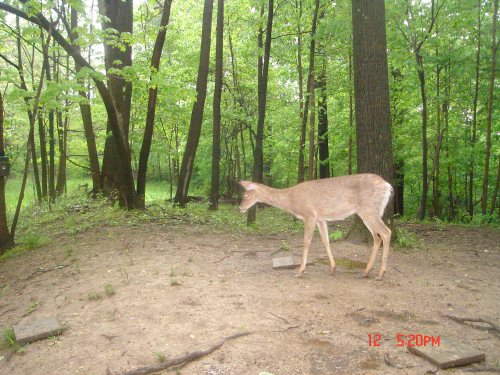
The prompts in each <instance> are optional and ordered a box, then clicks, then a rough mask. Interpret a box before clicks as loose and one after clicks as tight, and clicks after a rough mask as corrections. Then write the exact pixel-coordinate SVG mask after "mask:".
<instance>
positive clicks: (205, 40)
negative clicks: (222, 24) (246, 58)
mask: <svg viewBox="0 0 500 375" xmlns="http://www.w3.org/2000/svg"><path fill="white" fill-rule="evenodd" d="M212 11H213V0H205V6H204V9H203V26H202V31H201V47H200V64H199V67H198V79H197V81H196V93H197V95H196V101H195V102H194V104H193V110H192V112H191V123H190V126H189V133H188V139H187V143H186V149H185V151H184V155H183V158H182V164H181V170H180V174H179V183H178V185H177V191H176V193H175V199H174V203H176V204H177V205H179V206H181V207H184V206H185V205H186V203H187V201H188V190H189V183H190V181H191V174H192V172H193V165H194V158H195V156H196V150H197V149H198V143H199V141H200V134H201V125H202V121H203V111H204V107H205V99H206V95H207V77H208V67H209V59H210V42H211V38H210V33H211V29H212Z"/></svg>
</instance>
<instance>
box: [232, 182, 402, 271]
mask: <svg viewBox="0 0 500 375" xmlns="http://www.w3.org/2000/svg"><path fill="white" fill-rule="evenodd" d="M239 184H240V185H241V186H242V187H243V189H244V193H243V197H242V200H241V203H240V206H239V209H240V212H241V213H244V212H246V211H247V210H248V209H249V208H250V207H252V206H253V205H254V204H256V203H259V202H261V203H266V204H268V205H271V206H274V207H277V208H279V209H281V210H284V211H287V212H289V213H291V214H292V215H294V216H295V217H297V218H298V219H299V220H302V221H303V222H304V250H303V253H302V262H301V264H300V268H299V273H298V276H299V277H300V276H302V275H303V273H304V271H305V268H306V262H307V254H308V252H309V247H310V244H311V240H312V237H313V234H314V228H315V226H316V227H318V231H319V234H320V237H321V242H322V243H323V246H324V247H325V249H326V253H327V255H328V260H329V262H330V273H331V274H334V273H335V261H334V259H333V256H332V251H331V249H330V239H329V237H328V221H335V220H343V219H346V218H348V217H349V216H351V215H353V214H357V215H358V216H359V217H360V218H361V220H362V221H363V223H364V225H365V226H366V227H367V228H368V230H369V231H370V233H371V235H372V237H373V247H372V249H371V255H370V259H369V261H368V263H367V265H366V269H365V270H364V272H363V276H364V277H369V273H370V271H371V270H372V268H373V264H374V262H375V258H376V257H377V253H378V250H379V248H380V245H381V244H383V251H382V263H381V267H380V271H379V274H378V277H377V280H382V278H383V276H384V274H385V272H386V270H387V258H388V255H389V246H390V242H391V230H390V229H389V228H388V227H387V226H386V225H385V223H384V221H383V220H382V216H383V215H384V211H385V209H386V206H387V204H388V203H389V199H390V198H391V196H392V193H393V188H392V186H391V184H389V183H388V182H387V181H385V180H384V179H383V178H382V177H380V176H378V175H375V174H371V173H363V174H355V175H348V176H339V177H332V178H325V179H320V180H311V181H306V182H302V183H299V184H297V185H295V186H293V187H290V188H285V189H275V188H271V187H268V186H266V185H263V184H260V183H256V182H252V181H240V182H239Z"/></svg>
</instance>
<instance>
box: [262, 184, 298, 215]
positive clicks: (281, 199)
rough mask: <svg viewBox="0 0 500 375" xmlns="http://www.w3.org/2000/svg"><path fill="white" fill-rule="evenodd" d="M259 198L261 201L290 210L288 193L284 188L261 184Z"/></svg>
mask: <svg viewBox="0 0 500 375" xmlns="http://www.w3.org/2000/svg"><path fill="white" fill-rule="evenodd" d="M259 198H260V200H261V202H263V203H267V204H269V205H271V206H273V207H277V208H280V209H282V210H286V211H290V199H289V197H288V194H286V189H273V188H270V187H268V186H262V187H261V191H260V196H259Z"/></svg>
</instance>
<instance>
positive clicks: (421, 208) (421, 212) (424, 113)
mask: <svg viewBox="0 0 500 375" xmlns="http://www.w3.org/2000/svg"><path fill="white" fill-rule="evenodd" d="M414 52H415V59H416V62H417V71H418V80H419V82H420V97H421V98H422V111H421V116H422V196H421V198H420V206H419V208H418V213H417V218H418V219H419V220H423V219H424V218H425V212H426V210H427V191H428V189H429V182H428V174H427V152H428V146H427V95H426V92H425V73H424V63H423V59H422V55H420V52H419V51H418V50H416V51H414Z"/></svg>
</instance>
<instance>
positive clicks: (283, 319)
mask: <svg viewBox="0 0 500 375" xmlns="http://www.w3.org/2000/svg"><path fill="white" fill-rule="evenodd" d="M268 313H269V314H271V315H272V316H275V317H276V318H278V319H281V320H282V321H284V322H285V323H286V324H290V322H289V321H288V320H286V319H285V318H282V317H281V316H279V315H276V314H275V313H272V312H271V311H268Z"/></svg>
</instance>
